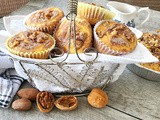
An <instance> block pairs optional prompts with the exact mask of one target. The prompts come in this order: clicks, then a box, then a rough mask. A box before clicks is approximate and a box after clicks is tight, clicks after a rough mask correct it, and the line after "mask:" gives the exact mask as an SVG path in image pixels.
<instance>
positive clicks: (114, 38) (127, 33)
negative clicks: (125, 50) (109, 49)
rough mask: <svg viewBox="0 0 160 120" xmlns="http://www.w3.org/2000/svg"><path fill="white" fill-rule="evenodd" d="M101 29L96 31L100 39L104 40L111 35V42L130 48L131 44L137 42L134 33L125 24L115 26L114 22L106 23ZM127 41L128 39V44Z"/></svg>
mask: <svg viewBox="0 0 160 120" xmlns="http://www.w3.org/2000/svg"><path fill="white" fill-rule="evenodd" d="M99 27H102V28H103V29H101V30H100V29H99V30H97V31H96V33H97V35H98V37H99V38H103V37H104V36H106V35H107V34H109V35H111V42H112V43H113V44H122V45H123V44H125V45H127V46H129V42H135V35H134V33H133V32H132V31H131V30H130V29H129V28H128V27H127V26H125V25H124V24H120V23H115V22H114V24H113V22H109V21H105V22H103V23H102V24H101V25H100V26H99ZM122 36H124V37H122ZM125 39H127V41H128V42H127V41H126V40H125Z"/></svg>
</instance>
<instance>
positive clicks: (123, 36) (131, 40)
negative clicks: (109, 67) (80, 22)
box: [94, 20, 137, 55]
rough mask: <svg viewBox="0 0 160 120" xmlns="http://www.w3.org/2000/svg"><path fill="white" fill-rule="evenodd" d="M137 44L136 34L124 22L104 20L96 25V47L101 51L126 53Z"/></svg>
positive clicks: (115, 53) (118, 53) (116, 53)
mask: <svg viewBox="0 0 160 120" xmlns="http://www.w3.org/2000/svg"><path fill="white" fill-rule="evenodd" d="M136 45H137V38H136V36H135V34H134V33H133V32H132V31H131V30H130V29H129V28H128V27H127V26H126V25H124V24H121V23H118V22H114V21H106V20H103V21H100V22H98V23H97V24H96V25H95V27H94V47H95V48H96V49H97V51H98V52H100V53H105V54H110V55H124V54H127V53H129V52H132V51H133V50H134V49H135V48H136Z"/></svg>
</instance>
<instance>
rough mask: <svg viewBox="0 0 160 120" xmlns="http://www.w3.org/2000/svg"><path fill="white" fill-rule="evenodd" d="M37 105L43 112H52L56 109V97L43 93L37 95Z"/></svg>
mask: <svg viewBox="0 0 160 120" xmlns="http://www.w3.org/2000/svg"><path fill="white" fill-rule="evenodd" d="M36 103H37V106H38V108H39V110H40V111H41V112H50V111H51V110H52V108H53V107H54V97H53V95H52V94H51V93H49V92H46V91H42V92H39V93H38V94H37V97H36Z"/></svg>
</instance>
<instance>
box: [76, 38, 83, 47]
mask: <svg viewBox="0 0 160 120" xmlns="http://www.w3.org/2000/svg"><path fill="white" fill-rule="evenodd" d="M83 44H84V41H82V40H77V39H76V48H77V49H80V48H81V47H82V46H83Z"/></svg>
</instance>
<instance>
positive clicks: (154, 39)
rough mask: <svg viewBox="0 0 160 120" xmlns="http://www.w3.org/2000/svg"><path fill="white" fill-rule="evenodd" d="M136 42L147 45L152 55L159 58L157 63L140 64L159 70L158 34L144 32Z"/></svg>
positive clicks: (159, 49) (159, 43)
mask: <svg viewBox="0 0 160 120" xmlns="http://www.w3.org/2000/svg"><path fill="white" fill-rule="evenodd" d="M138 42H140V43H142V44H143V45H144V46H145V47H147V48H148V50H149V51H150V52H151V53H152V55H153V56H155V57H156V58H158V59H159V62H157V63H143V64H141V65H142V66H144V67H146V68H149V69H152V70H155V71H158V72H160V34H156V33H144V34H143V36H142V37H141V38H140V39H139V40H138Z"/></svg>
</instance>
